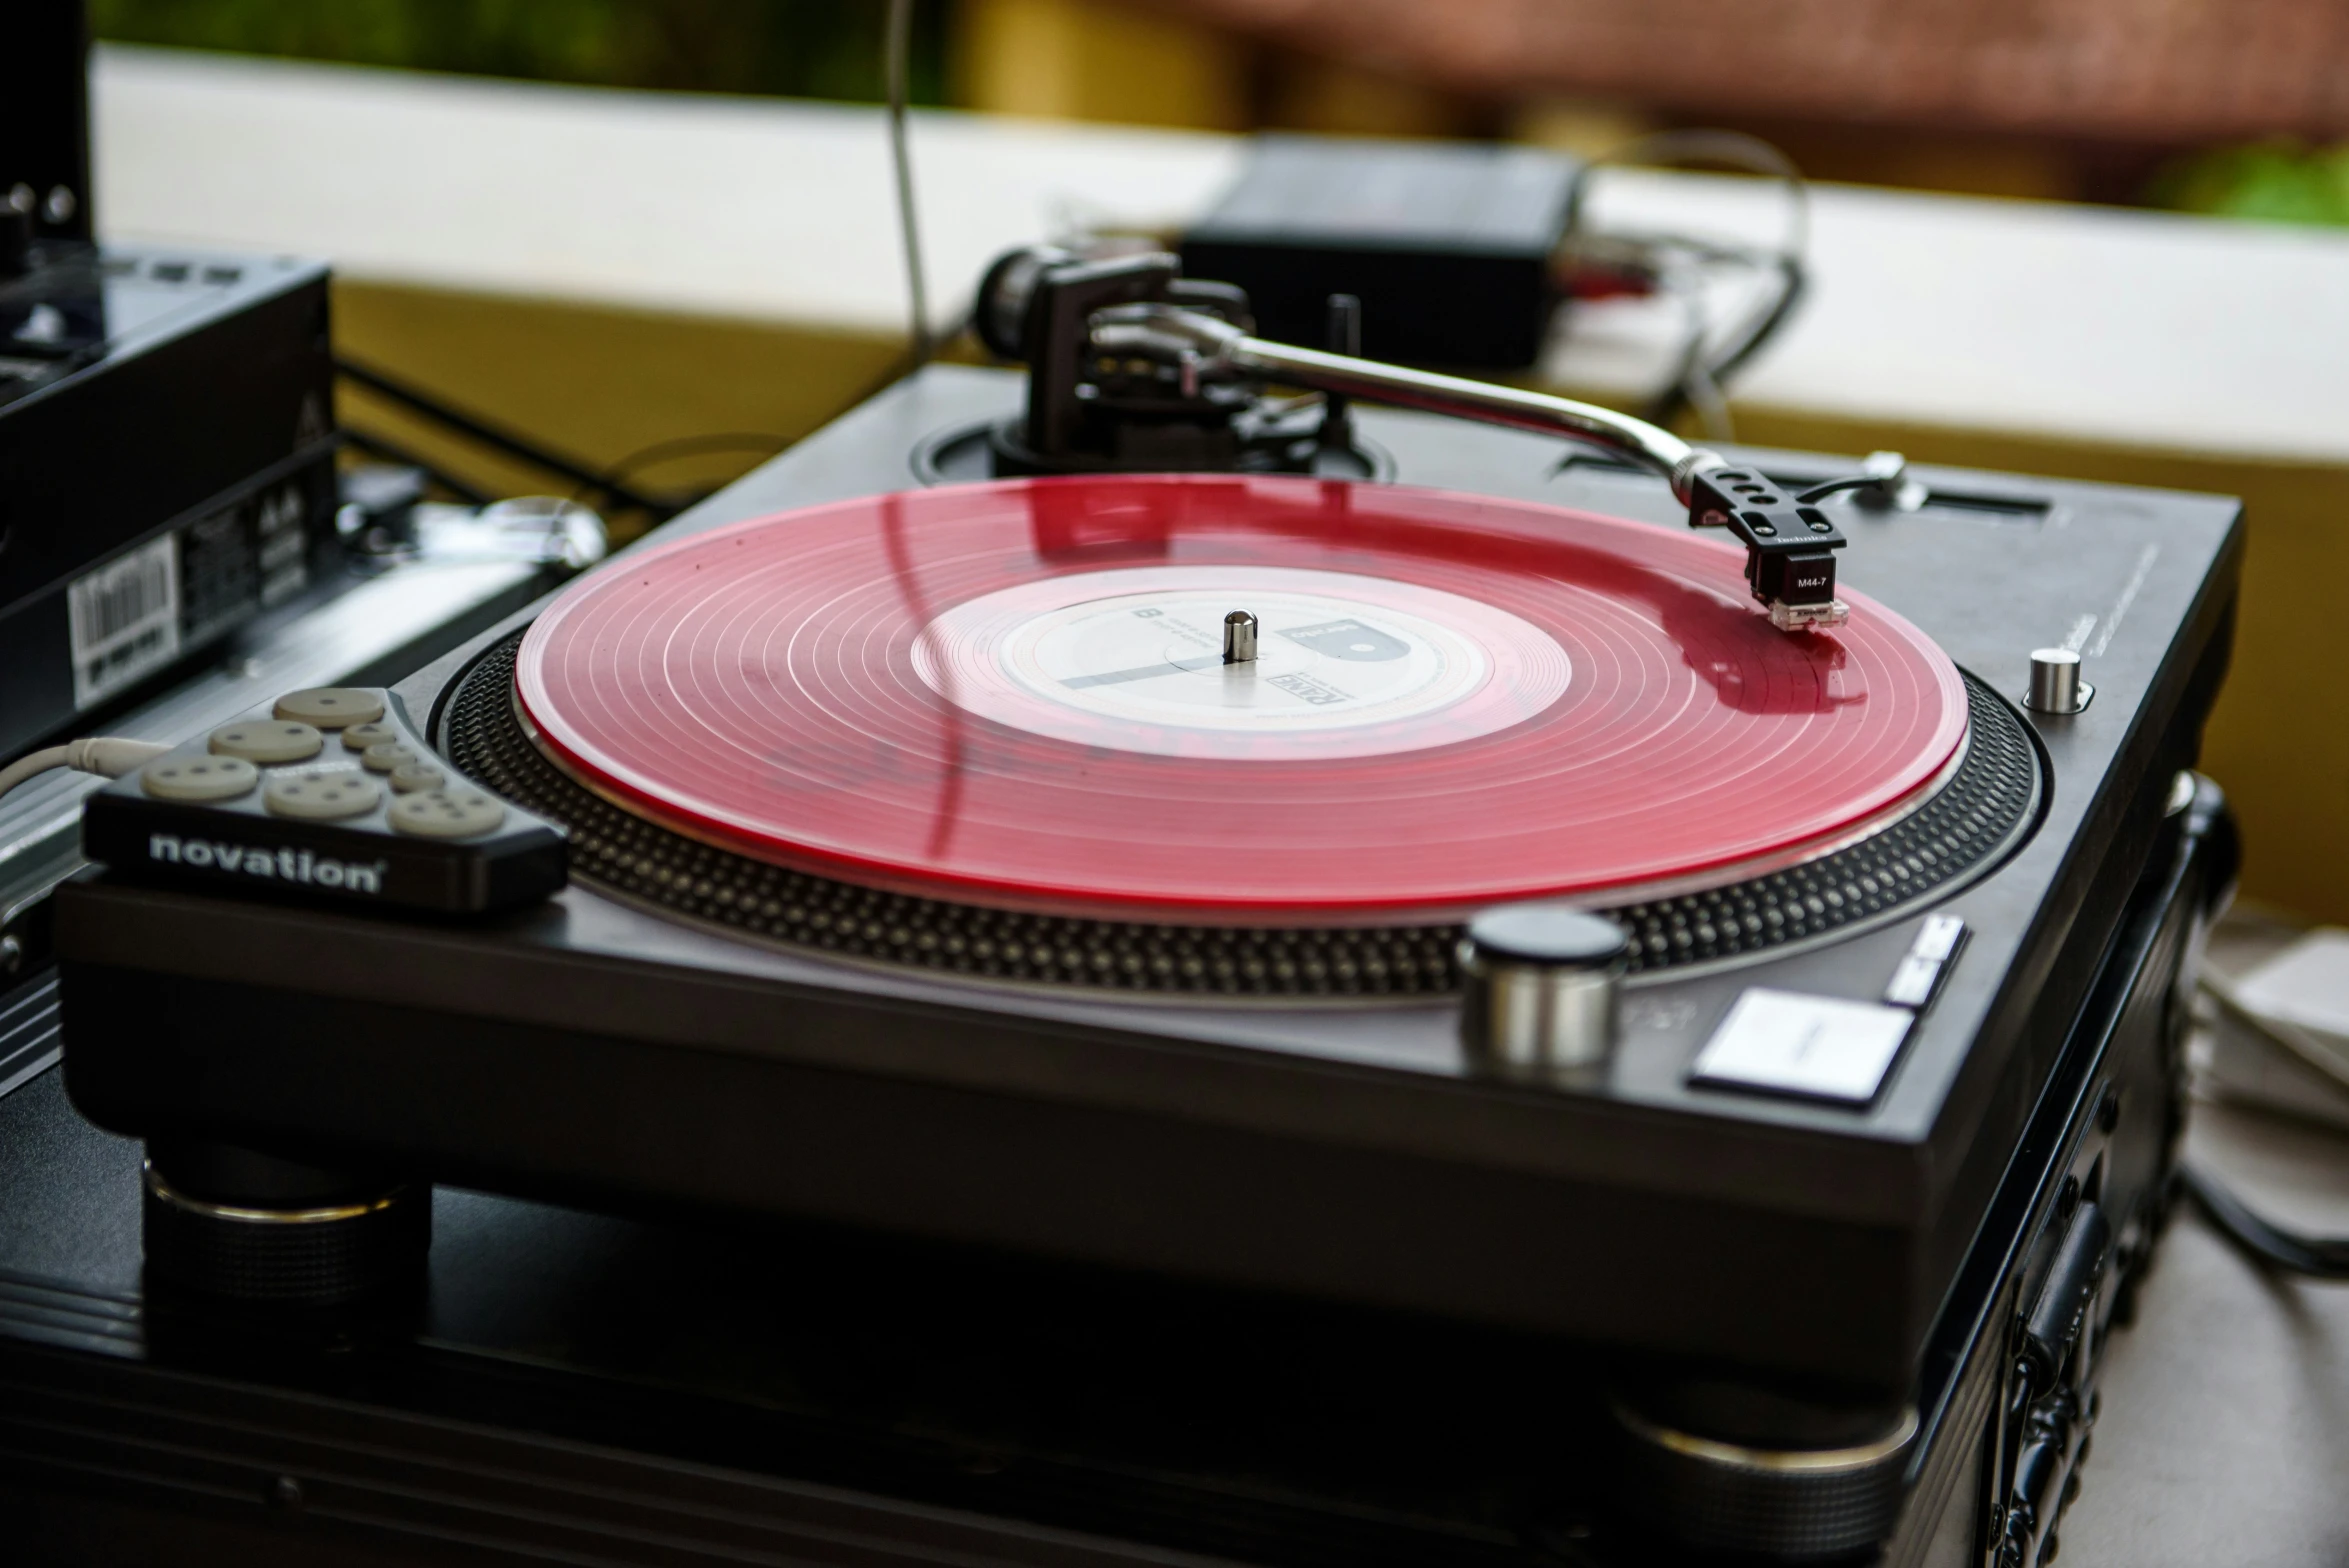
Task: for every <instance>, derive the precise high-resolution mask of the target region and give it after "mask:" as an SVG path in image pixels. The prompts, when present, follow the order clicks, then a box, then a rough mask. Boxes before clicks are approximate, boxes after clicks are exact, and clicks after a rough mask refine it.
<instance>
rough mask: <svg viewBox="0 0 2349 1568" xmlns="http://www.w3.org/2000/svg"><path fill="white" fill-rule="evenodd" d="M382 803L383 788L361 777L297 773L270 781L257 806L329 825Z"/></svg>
mask: <svg viewBox="0 0 2349 1568" xmlns="http://www.w3.org/2000/svg"><path fill="white" fill-rule="evenodd" d="M382 799H383V786H382V785H380V784H378V783H376V782H375V780H373V779H371V778H369V777H368V776H367V775H366V774H364V773H358V772H353V771H348V770H345V771H340V772H335V773H297V774H293V775H291V776H282V775H281V776H279V777H277V778H273V779H271V780H270V781H269V783H268V784H267V785H266V786H264V787H263V788H262V791H261V803H262V804H263V805H265V806H267V807H268V808H269V809H270V810H271V811H273V812H275V813H276V814H277V815H279V816H281V817H303V818H307V819H309V820H311V821H316V822H331V821H334V820H336V819H338V818H342V817H355V816H358V815H359V814H360V813H361V812H365V811H372V810H374V809H375V807H376V804H377V803H378V802H379V801H381V800H382Z"/></svg>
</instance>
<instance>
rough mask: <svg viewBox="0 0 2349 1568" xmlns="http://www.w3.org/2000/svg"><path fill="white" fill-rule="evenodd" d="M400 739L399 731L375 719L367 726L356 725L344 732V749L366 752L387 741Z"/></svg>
mask: <svg viewBox="0 0 2349 1568" xmlns="http://www.w3.org/2000/svg"><path fill="white" fill-rule="evenodd" d="M399 738H400V732H399V731H398V730H395V729H393V728H392V727H391V726H390V725H389V724H386V723H385V722H384V721H383V720H381V719H375V720H373V721H371V722H369V723H366V724H354V725H352V726H351V727H350V728H349V729H347V730H345V731H343V749H344V750H345V751H365V750H366V749H367V748H368V747H370V746H380V745H382V744H383V743H384V742H385V741H396V740H398V739H399Z"/></svg>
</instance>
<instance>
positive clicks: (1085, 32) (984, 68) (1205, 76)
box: [952, 0, 1250, 130]
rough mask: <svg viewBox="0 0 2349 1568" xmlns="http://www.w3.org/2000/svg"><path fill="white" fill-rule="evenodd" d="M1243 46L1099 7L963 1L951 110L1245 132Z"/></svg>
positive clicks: (1090, 1) (1181, 24) (1153, 16)
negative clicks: (954, 105)
mask: <svg viewBox="0 0 2349 1568" xmlns="http://www.w3.org/2000/svg"><path fill="white" fill-rule="evenodd" d="M1247 58H1248V57H1247V50H1246V47H1245V45H1243V44H1242V43H1240V42H1239V41H1238V40H1236V39H1234V38H1233V37H1232V36H1231V35H1229V34H1228V33H1224V32H1220V31H1217V30H1215V29H1213V28H1208V27H1202V26H1200V25H1199V24H1198V23H1195V22H1190V21H1186V20H1184V19H1183V18H1181V17H1178V16H1173V15H1167V14H1162V13H1159V12H1154V11H1151V10H1147V9H1142V8H1137V7H1131V6H1124V5H1105V4H1102V3H1100V0H964V3H963V4H962V6H961V7H960V9H959V10H958V12H957V13H956V29H955V50H954V62H953V67H952V69H953V75H954V89H955V97H956V101H957V102H959V103H962V104H964V105H966V106H968V107H970V108H973V109H983V110H986V111H988V112H990V113H994V114H1017V115H1026V116H1029V117H1032V118H1038V119H1059V120H1115V121H1121V122H1124V123H1126V124H1132V125H1173V126H1185V127H1189V128H1191V129H1195V130H1239V129H1242V128H1244V127H1245V126H1246V125H1247V124H1248V120H1249V114H1250V106H1249V104H1248V101H1247V99H1248V83H1247V78H1248V69H1247Z"/></svg>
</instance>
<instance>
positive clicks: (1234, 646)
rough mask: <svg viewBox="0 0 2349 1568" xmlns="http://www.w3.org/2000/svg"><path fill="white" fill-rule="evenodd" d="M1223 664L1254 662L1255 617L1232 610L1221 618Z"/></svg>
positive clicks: (1242, 611)
mask: <svg viewBox="0 0 2349 1568" xmlns="http://www.w3.org/2000/svg"><path fill="white" fill-rule="evenodd" d="M1223 662H1224V663H1226V664H1253V663H1255V662H1256V617H1255V616H1253V615H1250V614H1249V613H1248V612H1247V611H1246V610H1234V611H1233V612H1232V613H1231V614H1229V615H1227V616H1225V617H1224V618H1223Z"/></svg>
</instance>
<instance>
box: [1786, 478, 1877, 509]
mask: <svg viewBox="0 0 2349 1568" xmlns="http://www.w3.org/2000/svg"><path fill="white" fill-rule="evenodd" d="M1884 482H1885V480H1884V476H1883V475H1882V474H1853V475H1851V476H1850V477H1849V478H1845V479H1830V480H1828V481H1827V482H1826V483H1825V484H1823V485H1813V486H1811V488H1810V489H1808V490H1805V491H1804V492H1803V493H1802V494H1801V495H1798V496H1796V497H1795V499H1796V500H1797V501H1801V502H1803V503H1804V504H1805V505H1808V504H1809V503H1811V502H1813V501H1824V500H1826V499H1827V498H1828V497H1829V496H1831V495H1834V494H1836V493H1837V492H1838V491H1843V490H1865V489H1867V488H1868V487H1869V486H1870V485H1877V486H1882V485H1883V484H1884Z"/></svg>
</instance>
